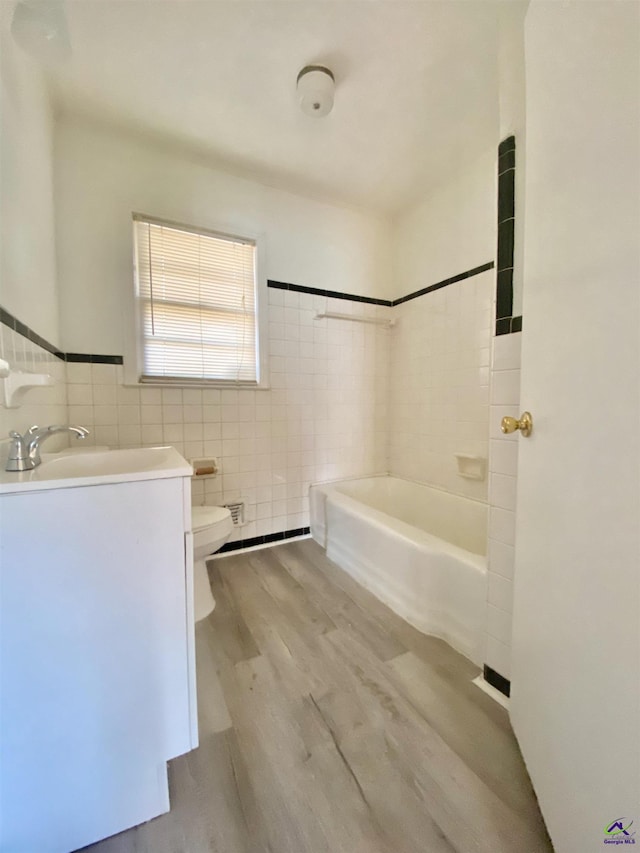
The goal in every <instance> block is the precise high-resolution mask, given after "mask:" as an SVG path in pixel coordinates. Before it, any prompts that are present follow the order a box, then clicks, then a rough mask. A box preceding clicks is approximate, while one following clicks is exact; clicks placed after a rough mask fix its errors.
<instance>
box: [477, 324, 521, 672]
mask: <svg viewBox="0 0 640 853" xmlns="http://www.w3.org/2000/svg"><path fill="white" fill-rule="evenodd" d="M521 341H522V333H520V332H519V333H516V334H513V335H499V336H498V337H494V338H493V342H492V352H491V406H490V428H489V434H490V436H491V440H490V443H489V444H490V453H489V472H490V473H489V507H490V509H489V548H488V569H489V584H488V592H487V622H486V625H487V647H486V655H485V662H486V663H487V664H488V665H489V666H490V667H492V668H493V669H495V670H496V671H497V672H499V673H500V675H503V676H504V677H505V678H510V673H511V609H512V603H513V570H514V551H515V549H514V543H515V521H516V514H515V513H516V486H517V474H518V442H519V440H520V436H519V433H512V434H510V435H503V433H502V432H501V431H500V421H501V420H502V418H503V417H504V416H505V415H511V416H512V417H516V418H517V417H519V416H520V347H521Z"/></svg>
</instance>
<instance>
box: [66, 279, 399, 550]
mask: <svg viewBox="0 0 640 853" xmlns="http://www.w3.org/2000/svg"><path fill="white" fill-rule="evenodd" d="M268 294H269V347H270V359H269V364H270V384H271V388H270V390H264V391H253V390H218V389H188V388H184V389H181V388H175V389H173V388H164V389H161V388H137V387H125V386H124V385H123V384H122V367H121V366H119V365H108V364H68V365H67V371H68V382H69V390H68V393H69V419H70V420H71V421H72V422H74V423H81V424H83V425H85V426H87V427H88V428H89V429H90V430H91V433H92V435H91V441H93V442H95V443H96V444H106V445H109V446H110V447H131V446H137V445H154V444H158V443H167V444H172V445H173V446H174V447H176V448H177V449H178V450H179V451H180V452H181V453H183V454H184V456H186V457H187V458H188V459H191V458H194V457H201V456H215V457H217V458H218V460H219V465H220V473H219V475H218V476H217V477H214V478H203V479H202V480H195V479H194V481H193V500H194V503H198V504H201V503H207V504H220V503H232V502H236V501H239V500H241V501H244V502H245V522H246V523H245V525H244V526H243V527H242V528H239V529H238V530H237V531H236V534H235V537H234V538H235V539H251V538H253V537H256V536H263V535H267V534H270V533H275V532H280V531H284V530H292V529H297V528H302V527H307V526H308V524H309V520H308V519H309V514H308V510H309V498H308V491H309V484H310V483H313V482H318V481H324V480H332V479H337V478H341V477H356V476H360V475H368V474H373V473H381V472H385V471H386V470H387V468H388V463H387V432H386V421H387V391H388V364H389V335H390V332H389V331H388V330H386V329H385V328H383V327H379V326H374V325H368V324H363V323H354V322H350V321H348V320H331V319H315V315H316V313H318V312H326V311H334V312H340V313H343V314H353V315H364V316H367V317H372V316H373V317H376V316H377V317H386V316H387V315H388V312H389V311H390V310H391V309H390V308H388V307H386V306H379V305H370V304H365V303H360V302H354V301H351V300H342V299H340V300H338V299H332V298H328V297H325V296H318V295H314V294H309V293H299V292H291V291H287V290H281V289H276V288H269V290H268Z"/></svg>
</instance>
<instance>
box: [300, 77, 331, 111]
mask: <svg viewBox="0 0 640 853" xmlns="http://www.w3.org/2000/svg"><path fill="white" fill-rule="evenodd" d="M335 87H336V81H335V78H334V76H333V74H332V73H331V71H329V69H328V68H325V67H324V65H305V67H304V68H303V69H302V71H301V72H300V73H299V74H298V79H297V90H298V100H299V102H300V109H301V110H302V112H303V113H306V114H307V115H308V116H316V117H318V116H326V115H327V114H328V113H330V112H331V108H332V107H333V93H334V90H335Z"/></svg>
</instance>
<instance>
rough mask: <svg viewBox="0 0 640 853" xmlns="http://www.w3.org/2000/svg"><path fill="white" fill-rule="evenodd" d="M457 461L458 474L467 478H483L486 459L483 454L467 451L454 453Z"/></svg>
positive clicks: (485, 473)
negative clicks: (478, 454) (472, 453)
mask: <svg viewBox="0 0 640 853" xmlns="http://www.w3.org/2000/svg"><path fill="white" fill-rule="evenodd" d="M454 456H455V457H456V459H457V461H458V474H459V475H460V476H461V477H465V478H466V479H467V480H484V478H485V477H486V475H487V460H486V458H485V457H484V456H473V455H471V454H469V453H455V454H454Z"/></svg>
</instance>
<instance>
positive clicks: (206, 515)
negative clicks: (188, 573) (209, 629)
mask: <svg viewBox="0 0 640 853" xmlns="http://www.w3.org/2000/svg"><path fill="white" fill-rule="evenodd" d="M232 530H233V521H232V519H231V513H230V512H229V510H228V509H227V508H226V507H224V506H194V507H191V532H192V533H193V559H194V566H193V586H194V599H195V620H196V622H199V621H200V620H201V619H204V618H205V617H206V616H208V615H209V614H210V613H211V611H212V610H213V608H214V607H215V606H216V603H215V601H214V598H213V595H212V593H211V585H210V583H209V576H208V574H207V566H206V563H205V560H206V558H207V557H209V556H210V555H211V554H215V552H216V551H218V550H219V549H220V548H222V546H223V545H224V543H225V542H226V541H227V539H228V538H229V536H231V531H232Z"/></svg>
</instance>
